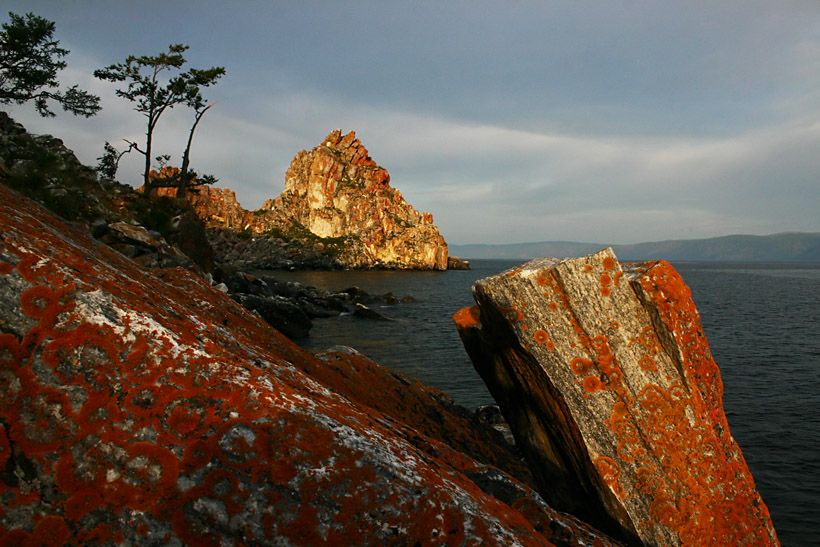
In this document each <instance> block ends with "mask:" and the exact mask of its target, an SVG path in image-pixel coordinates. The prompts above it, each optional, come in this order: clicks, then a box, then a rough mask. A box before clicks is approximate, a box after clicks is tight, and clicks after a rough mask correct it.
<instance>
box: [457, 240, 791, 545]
mask: <svg viewBox="0 0 820 547" xmlns="http://www.w3.org/2000/svg"><path fill="white" fill-rule="evenodd" d="M473 295H474V297H475V300H476V302H477V305H476V306H474V307H473V308H467V309H464V310H461V311H460V312H459V313H458V314H456V316H455V320H456V324H457V327H458V329H459V333H460V334H461V337H462V339H463V341H464V344H465V347H466V348H467V351H468V352H469V354H470V356H471V358H472V360H473V362H474V364H475V367H476V369H477V370H478V372H479V373H480V374H481V376H482V377H483V378H484V380H485V382H486V383H487V385H488V387H489V389H490V391H491V393H492V394H493V396H494V397H495V399H496V401H498V403H499V405H500V407H501V409H502V411H503V413H504V415H505V417H506V418H507V420H508V422H509V423H510V425H511V428H512V431H513V433H514V435H515V438H516V441H517V443H518V446H519V447H520V448H521V449H522V450H523V451H524V454H525V455H526V458H527V461H528V462H529V465H530V469H531V470H532V472H533V475H534V477H535V480H536V482H537V483H538V485H539V490H540V492H541V493H542V494H543V495H544V497H545V499H547V500H548V501H549V502H550V503H552V504H554V505H555V506H556V507H560V508H562V509H564V510H568V511H571V512H574V513H575V514H577V515H583V516H585V517H586V519H587V520H588V521H589V522H593V523H595V524H596V525H598V526H600V527H601V528H602V529H605V530H608V531H610V532H611V533H612V534H614V535H615V536H616V537H620V538H622V539H624V540H626V541H628V542H629V543H633V544H636V545H641V544H642V545H704V546H705V545H777V544H778V540H777V537H776V533H775V530H774V528H773V526H772V522H771V519H770V516H769V512H768V510H767V508H766V505H765V504H764V503H763V500H762V499H761V497H760V495H759V494H758V492H757V490H756V488H755V483H754V480H753V478H752V475H751V473H750V472H749V469H748V468H747V466H746V463H745V460H744V458H743V455H742V453H741V451H740V448H739V447H738V446H737V444H736V443H735V441H734V439H733V438H732V436H731V434H730V432H729V425H728V423H727V421H726V416H725V414H724V411H723V403H722V394H723V386H722V383H721V378H720V371H719V370H718V367H717V365H716V364H715V362H714V360H713V358H712V355H711V353H710V351H709V345H708V343H707V340H706V337H705V335H704V333H703V330H702V328H701V325H700V319H699V316H698V312H697V309H696V308H695V305H694V304H693V302H692V299H691V294H690V291H689V289H688V287H687V286H686V285H685V284H684V282H683V280H682V279H681V277H680V276H679V275H678V274H677V273H676V272H675V270H674V269H673V268H672V267H671V266H670V265H669V264H668V263H666V262H663V261H659V262H646V263H640V264H624V265H622V264H619V263H618V261H617V259H616V257H615V255H614V253H612V251H611V250H610V249H607V250H604V251H602V252H600V253H598V254H595V255H590V256H587V257H584V258H578V259H571V260H565V261H558V260H556V259H550V258H544V259H538V260H534V261H532V262H528V263H526V264H524V265H523V266H521V267H519V268H515V269H513V270H511V271H508V272H506V273H503V274H499V275H497V276H494V277H490V278H487V279H483V280H480V281H478V282H477V283H476V284H475V285H474V287H473Z"/></svg>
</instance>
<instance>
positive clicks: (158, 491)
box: [0, 183, 614, 546]
mask: <svg viewBox="0 0 820 547" xmlns="http://www.w3.org/2000/svg"><path fill="white" fill-rule="evenodd" d="M357 374H360V375H361V378H362V379H364V380H363V381H362V382H356V381H355V380H352V379H351V378H352V377H353V376H355V375H357ZM364 384H366V385H367V387H368V389H363V388H362V385H364ZM374 392H375V393H378V394H379V395H380V397H374V396H373V393H374ZM385 394H389V396H386V397H384V396H381V395H385ZM393 398H395V403H396V404H391V403H390V399H393ZM438 399H439V398H438V397H437V396H436V395H435V393H433V392H431V391H430V390H425V389H423V388H421V387H420V386H418V385H417V384H415V383H414V382H411V381H408V380H407V379H402V378H400V377H397V376H395V375H392V374H391V373H389V372H388V371H384V370H383V369H381V368H380V367H378V366H377V365H375V364H374V363H372V362H369V361H367V360H366V359H364V358H362V357H360V356H357V355H356V354H355V353H353V352H350V351H347V350H344V351H340V350H336V351H331V352H328V353H325V354H322V355H319V356H313V355H310V354H308V353H306V352H304V351H302V350H301V349H299V348H298V347H296V346H295V345H294V344H292V343H291V342H289V341H288V340H287V339H286V338H284V337H282V336H281V335H280V334H278V333H277V332H276V331H275V330H273V329H272V328H270V327H268V326H267V325H266V324H265V323H263V322H262V321H261V320H260V319H259V318H258V317H257V316H255V315H253V314H250V313H249V312H247V311H246V310H244V309H243V308H242V307H240V306H239V305H238V304H236V303H235V302H233V301H232V300H231V299H230V298H229V297H228V296H227V295H224V294H223V293H221V292H219V291H217V290H215V289H214V288H212V287H210V286H208V285H207V284H206V283H204V282H203V280H202V279H201V278H200V277H198V276H196V275H194V274H192V273H191V272H189V271H188V270H184V269H181V268H172V269H156V270H151V271H150V272H149V271H147V270H143V269H141V268H139V267H138V266H136V264H135V263H134V262H132V261H131V260H129V259H128V258H126V257H125V256H123V255H122V254H120V253H118V252H116V251H114V250H112V249H111V248H109V247H107V246H105V245H103V244H101V243H99V242H96V241H95V240H93V239H92V238H91V237H90V236H88V235H86V234H84V233H82V232H80V231H78V230H76V229H75V228H73V227H71V226H69V225H68V224H66V223H65V222H63V221H61V220H59V219H58V218H56V217H54V216H53V215H52V214H50V213H49V212H48V211H47V210H45V209H44V208H43V207H41V206H39V205H37V204H35V203H34V202H32V201H30V200H28V199H26V198H23V197H22V196H21V195H20V194H17V193H15V192H13V191H11V190H10V189H8V188H7V187H6V186H5V185H4V184H2V183H0V544H2V545H64V544H72V545H76V544H83V545H85V544H131V545H143V544H145V545H158V544H185V545H239V544H245V545H263V544H272V543H277V544H279V543H281V544H286V543H287V544H301V545H306V544H329V545H352V544H356V545H362V544H371V545H375V544H388V543H398V544H413V543H415V542H418V543H420V544H424V545H426V544H454V545H462V544H478V543H482V544H488V545H574V546H580V545H602V546H606V545H614V543H613V542H612V541H611V540H609V539H608V538H606V537H605V536H603V535H601V534H600V533H597V532H595V531H594V530H591V529H590V528H588V527H587V526H585V525H583V524H581V523H580V522H578V521H577V520H575V519H573V518H572V517H568V516H566V515H563V514H560V513H557V512H555V511H553V510H552V509H550V507H549V506H547V505H546V504H545V503H544V501H543V500H542V499H541V497H539V495H538V494H536V493H535V492H533V491H532V490H531V489H530V488H529V487H527V486H526V484H525V482H521V481H518V480H516V479H514V478H512V477H511V476H510V475H509V474H507V473H504V472H502V471H501V470H499V469H498V467H494V466H493V465H498V466H500V467H505V468H507V469H509V470H510V472H513V473H518V471H516V466H515V462H514V461H509V458H508V456H505V455H504V449H503V447H500V446H496V447H494V448H491V447H490V445H491V444H492V443H493V442H494V441H493V439H492V437H490V436H483V437H475V438H472V439H469V438H468V437H469V435H472V434H467V435H459V434H458V431H454V430H453V427H455V428H456V430H458V429H459V427H460V426H459V425H458V422H453V421H452V420H453V414H452V411H451V410H449V409H448V407H447V405H445V404H441V401H440V400H438ZM436 401H438V404H436ZM445 423H448V424H455V425H449V426H445V425H444V424H445ZM463 423H464V422H462V424H463ZM457 437H460V438H461V440H460V439H459V438H457ZM454 438H455V440H451V439H454ZM463 439H466V440H463ZM454 446H458V447H464V446H467V447H469V446H473V447H475V446H478V447H480V448H479V449H478V450H475V449H471V450H472V453H473V454H474V456H470V455H468V454H466V453H464V452H460V451H459V450H458V449H456V448H454ZM505 462H507V463H505ZM522 479H523V480H524V481H527V480H528V479H527V477H526V476H523V477H522Z"/></svg>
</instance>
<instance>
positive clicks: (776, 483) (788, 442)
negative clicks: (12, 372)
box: [275, 260, 820, 546]
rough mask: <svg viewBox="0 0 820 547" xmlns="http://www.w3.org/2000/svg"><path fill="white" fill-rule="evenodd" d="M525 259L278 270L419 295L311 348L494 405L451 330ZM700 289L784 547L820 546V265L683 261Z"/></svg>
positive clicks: (333, 330)
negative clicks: (486, 289)
mask: <svg viewBox="0 0 820 547" xmlns="http://www.w3.org/2000/svg"><path fill="white" fill-rule="evenodd" d="M517 263H518V261H499V260H475V261H473V262H472V267H473V269H472V270H469V271H448V272H276V273H275V275H276V276H277V277H279V278H281V279H285V280H288V281H299V282H301V283H303V284H306V285H313V286H316V287H318V288H320V289H325V290H341V289H344V288H347V287H350V286H358V287H360V288H362V289H364V290H366V291H368V292H369V293H371V294H383V293H385V292H387V291H390V292H392V293H393V294H395V295H396V296H398V297H402V296H405V295H411V296H413V297H414V298H415V299H416V302H415V303H406V304H397V305H395V306H386V305H385V306H381V307H379V306H377V307H376V309H377V311H379V312H380V313H382V314H383V315H385V316H388V317H390V318H392V319H394V321H392V322H381V321H366V320H361V319H356V318H354V317H352V316H342V317H336V318H331V319H324V320H317V321H315V323H314V327H313V330H312V331H311V335H310V337H308V338H307V339H305V340H303V341H300V342H301V343H302V345H303V346H304V347H305V348H307V349H309V350H314V351H318V350H323V349H326V348H328V347H330V346H333V345H339V344H341V345H348V346H353V347H355V348H356V349H358V350H359V351H361V352H362V353H364V354H366V355H368V356H370V357H372V358H373V359H374V360H376V361H377V362H379V363H381V364H383V365H385V366H388V367H390V368H392V369H394V370H397V371H400V372H403V373H405V374H409V375H411V376H415V377H416V378H418V379H419V380H421V381H422V382H424V383H426V384H429V385H432V386H435V387H437V388H440V389H443V390H444V391H446V392H448V393H449V394H450V395H451V396H452V397H453V398H454V399H455V400H456V402H458V403H460V404H462V405H464V406H467V407H471V408H472V407H476V406H478V405H482V404H489V403H492V402H493V401H492V398H491V397H490V394H489V393H488V391H487V389H486V388H485V386H484V383H483V382H482V381H481V379H480V378H479V377H478V375H477V374H476V373H475V371H474V370H473V367H472V363H471V362H470V359H469V357H467V353H466V352H465V351H464V348H463V346H462V345H461V340H460V339H459V337H458V334H457V333H456V330H455V327H454V326H453V323H452V319H451V317H452V315H453V314H454V313H455V312H456V311H458V310H459V309H460V308H462V307H464V306H470V305H472V304H473V300H472V296H471V294H470V287H471V286H472V284H473V282H474V281H475V280H476V279H480V278H482V277H487V276H489V275H493V274H495V273H498V272H500V271H503V270H505V269H507V268H509V267H512V266H514V265H516V264H517ZM674 266H675V268H676V269H677V270H678V271H679V272H680V273H681V275H682V276H683V278H684V280H685V281H686V283H687V284H688V285H689V287H690V288H691V289H692V295H693V298H694V300H695V304H696V305H697V307H698V310H699V311H700V314H701V321H702V323H703V327H704V330H705V332H706V335H707V337H708V339H709V344H710V347H711V349H712V353H713V355H714V357H715V361H716V362H717V364H718V366H719V367H720V369H721V374H722V376H723V384H724V407H725V409H726V414H727V417H728V420H729V425H730V427H731V430H732V434H733V435H734V437H735V439H736V440H737V442H738V444H739V445H740V447H741V449H742V450H743V454H744V456H745V458H746V461H747V463H748V465H749V468H750V469H751V470H752V473H753V474H754V477H755V480H756V482H757V486H758V489H759V490H760V493H761V495H762V496H763V499H764V501H765V502H766V504H767V505H768V506H769V510H770V511H771V514H772V519H773V520H774V524H775V528H776V529H777V532H778V536H779V538H780V541H781V543H782V544H783V545H784V546H803V545H806V546H809V545H820V524H818V523H820V417H818V409H820V264H747V263H678V264H674Z"/></svg>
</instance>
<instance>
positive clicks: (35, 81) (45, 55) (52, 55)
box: [0, 12, 101, 117]
mask: <svg viewBox="0 0 820 547" xmlns="http://www.w3.org/2000/svg"><path fill="white" fill-rule="evenodd" d="M54 29H55V25H54V23H53V22H51V21H49V20H47V19H44V18H43V17H39V16H37V15H34V14H33V13H27V14H26V15H25V16H21V15H16V14H14V13H12V12H9V21H8V22H7V23H3V25H2V30H0V104H11V103H16V104H23V103H26V102H28V101H34V106H35V108H36V109H37V112H39V113H40V115H41V116H44V117H51V116H54V112H53V111H52V110H51V109H50V108H49V101H54V102H56V103H58V104H59V105H60V106H62V108H63V110H65V111H66V112H71V113H72V114H74V115H80V116H85V117H89V116H93V115H94V114H96V113H97V112H99V110H100V108H101V107H100V98H99V97H97V96H96V95H92V94H90V93H88V92H87V91H83V90H81V89H79V88H78V86H76V85H74V86H72V87H70V88H68V89H66V90H65V91H60V90H59V89H57V88H59V82H58V81H57V73H58V72H59V71H60V70H63V69H64V68H65V67H66V66H67V64H66V62H65V61H63V60H62V58H63V57H65V56H66V55H68V53H69V51H68V50H67V49H64V48H61V47H59V44H60V42H59V41H58V40H54V39H53V35H54Z"/></svg>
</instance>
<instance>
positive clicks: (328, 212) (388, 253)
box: [158, 130, 447, 270]
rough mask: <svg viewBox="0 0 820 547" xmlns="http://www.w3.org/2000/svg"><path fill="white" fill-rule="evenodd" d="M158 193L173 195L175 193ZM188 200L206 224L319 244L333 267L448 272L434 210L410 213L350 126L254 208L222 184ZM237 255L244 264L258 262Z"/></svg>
mask: <svg viewBox="0 0 820 547" xmlns="http://www.w3.org/2000/svg"><path fill="white" fill-rule="evenodd" d="M166 169H168V168H166ZM170 169H174V168H170ZM158 193H160V194H162V195H167V196H174V195H176V190H175V189H173V188H162V189H159V190H158ZM187 199H188V200H189V201H190V203H191V204H192V205H193V207H194V209H195V210H196V212H197V214H198V215H199V217H200V218H201V219H203V220H204V221H205V222H206V224H207V225H208V226H210V227H213V228H227V229H228V230H231V231H233V232H243V231H244V232H245V233H246V234H253V236H255V237H262V238H279V239H284V240H286V241H287V242H288V244H289V245H290V246H291V247H292V248H299V247H301V248H303V249H305V250H316V249H318V250H319V251H320V252H324V253H325V254H327V255H330V256H332V258H333V260H334V261H335V263H336V264H335V265H336V267H345V268H395V269H418V270H446V269H447V244H446V243H445V241H444V238H443V237H442V236H441V234H439V231H438V228H437V227H436V226H435V225H434V224H433V215H431V214H430V213H420V212H418V211H416V210H415V209H414V208H413V207H412V206H411V205H410V204H409V203H407V201H406V200H405V199H404V198H403V197H402V195H401V192H399V191H398V190H397V189H395V188H393V187H392V186H390V175H389V173H388V172H387V170H385V169H384V168H382V167H379V166H378V165H376V162H375V161H373V159H372V158H371V157H370V155H369V154H368V152H367V149H366V148H365V147H364V146H363V145H362V144H361V142H360V141H359V139H357V138H356V134H355V133H354V132H353V131H351V132H350V133H348V134H347V135H344V136H343V135H342V133H341V130H336V131H333V132H331V133H330V135H328V136H327V138H326V139H325V140H324V141H323V142H322V144H320V145H319V146H317V147H316V148H314V149H313V150H310V151H304V150H302V151H300V152H299V153H298V154H296V156H295V157H294V158H293V160H292V161H291V164H290V168H289V169H288V171H287V174H286V176H285V190H284V191H283V192H282V193H281V194H280V195H279V197H277V198H276V199H269V200H267V201H266V202H265V203H264V204H263V205H262V207H261V208H260V209H258V210H256V211H248V210H245V209H243V208H242V206H241V205H240V204H239V203H238V202H237V201H236V194H235V193H234V192H233V191H231V190H228V189H221V188H213V187H208V186H203V187H199V188H197V189H196V191H194V192H190V193H189V194H188V197H187ZM244 255H248V256H242V260H243V261H245V262H250V263H263V262H264V260H262V259H263V258H264V257H254V256H252V253H250V254H249V253H247V252H246V253H244ZM290 258H293V257H290ZM297 262H298V259H297Z"/></svg>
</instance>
